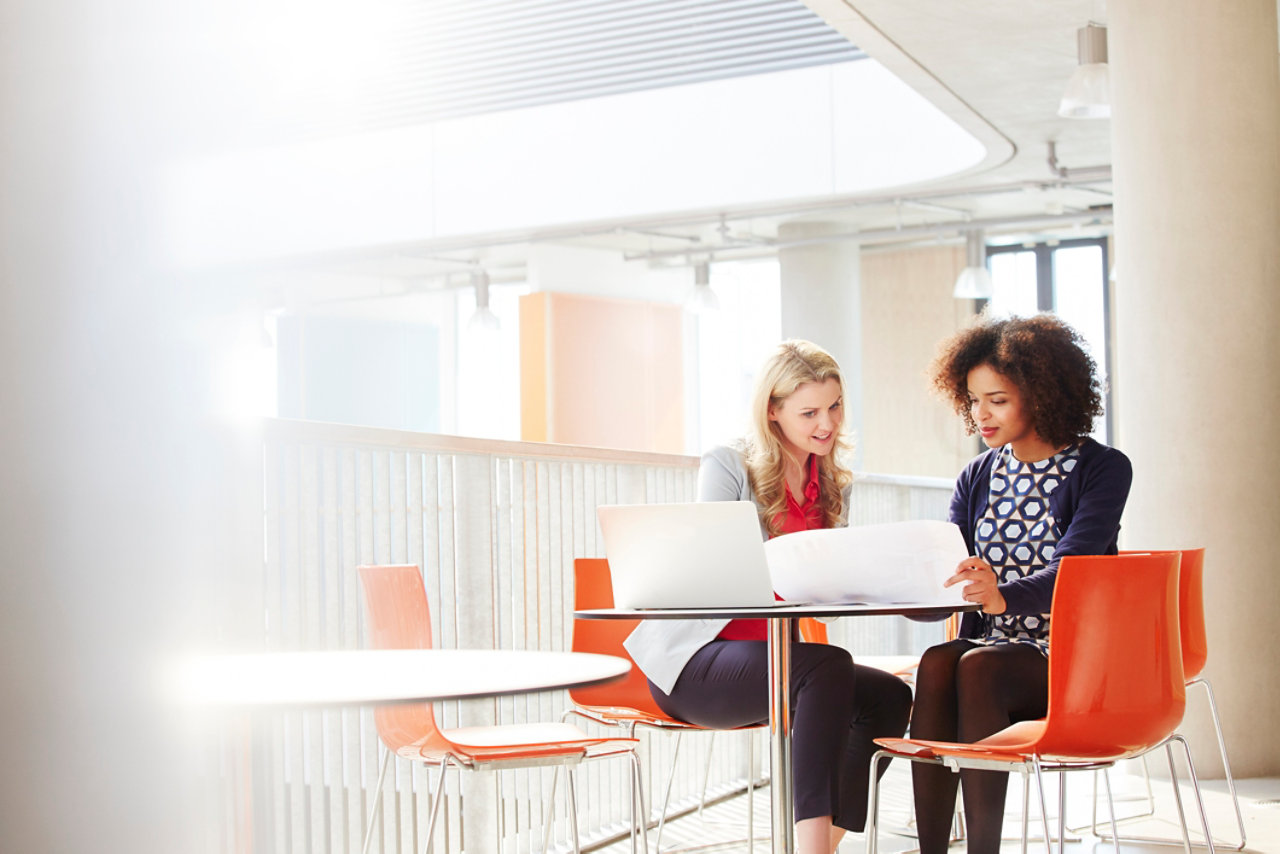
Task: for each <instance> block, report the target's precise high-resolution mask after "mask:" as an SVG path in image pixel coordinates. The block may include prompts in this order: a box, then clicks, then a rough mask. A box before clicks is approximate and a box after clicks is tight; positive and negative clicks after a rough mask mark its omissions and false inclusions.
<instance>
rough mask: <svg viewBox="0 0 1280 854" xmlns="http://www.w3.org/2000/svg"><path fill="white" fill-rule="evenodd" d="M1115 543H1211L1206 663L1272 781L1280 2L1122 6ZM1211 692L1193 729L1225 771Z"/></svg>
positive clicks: (1278, 589) (1247, 767)
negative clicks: (1120, 454)
mask: <svg viewBox="0 0 1280 854" xmlns="http://www.w3.org/2000/svg"><path fill="white" fill-rule="evenodd" d="M1109 36H1110V56H1111V66H1112V67H1111V73H1112V77H1111V85H1112V97H1113V115H1114V118H1113V119H1112V132H1113V154H1114V167H1115V176H1116V180H1115V185H1116V246H1117V252H1118V253H1119V257H1120V261H1119V269H1120V271H1121V273H1120V281H1119V282H1117V284H1116V327H1115V328H1116V351H1117V356H1118V358H1117V365H1116V368H1117V371H1116V373H1115V387H1116V415H1117V426H1118V441H1117V444H1118V446H1119V447H1121V448H1122V449H1124V451H1125V452H1126V453H1128V454H1129V455H1130V456H1131V457H1132V459H1133V464H1134V488H1133V494H1132V495H1131V497H1130V499H1129V504H1128V507H1127V509H1126V512H1125V529H1124V531H1123V533H1122V541H1121V542H1122V546H1124V547H1128V548H1134V547H1152V548H1154V547H1165V548H1178V547H1191V546H1205V547H1206V548H1207V552H1206V555H1205V597H1206V608H1207V612H1208V614H1207V617H1208V633H1209V664H1208V669H1207V674H1208V675H1209V677H1210V678H1211V679H1212V681H1213V685H1214V688H1215V690H1216V692H1217V697H1218V702H1219V706H1220V708H1221V712H1222V715H1223V722H1224V724H1225V730H1226V739H1227V746H1228V749H1229V750H1230V756H1231V762H1232V766H1233V768H1232V770H1233V771H1234V773H1235V774H1236V775H1237V776H1241V777H1257V776H1274V775H1276V774H1280V732H1277V730H1276V729H1275V727H1268V726H1265V725H1263V726H1260V725H1259V717H1258V716H1259V714H1260V713H1263V714H1264V715H1265V711H1266V710H1268V709H1275V708H1277V706H1280V680H1277V679H1276V676H1275V674H1276V673H1277V672H1280V647H1277V646H1276V644H1275V642H1274V638H1275V627H1274V624H1275V620H1276V606H1277V604H1280V573H1277V571H1276V555H1275V551H1276V547H1275V531H1276V529H1277V527H1280V444H1278V443H1277V441H1276V438H1277V435H1280V381H1278V380H1277V377H1278V376H1280V346H1278V345H1277V339H1276V335H1277V330H1278V329H1280V287H1277V281H1280V240H1277V235H1280V146H1278V145H1277V140H1280V80H1278V77H1277V62H1276V52H1277V36H1276V4H1275V0H1236V2H1232V3H1201V2H1193V0H1116V2H1113V3H1112V4H1111V20H1110V33H1109ZM1205 706H1206V704H1205V702H1204V698H1203V696H1201V695H1200V692H1198V691H1196V692H1193V693H1192V694H1191V695H1190V696H1189V702H1188V718H1187V724H1186V728H1185V731H1186V732H1187V734H1188V735H1189V736H1190V738H1191V740H1192V744H1193V747H1194V748H1195V762H1196V766H1197V771H1199V772H1201V773H1202V774H1208V775H1210V776H1213V775H1215V774H1216V775H1219V776H1220V775H1221V765H1220V763H1219V761H1218V759H1217V747H1216V743H1215V741H1214V738H1213V735H1212V732H1211V730H1210V729H1209V724H1208V716H1207V713H1206V712H1205Z"/></svg>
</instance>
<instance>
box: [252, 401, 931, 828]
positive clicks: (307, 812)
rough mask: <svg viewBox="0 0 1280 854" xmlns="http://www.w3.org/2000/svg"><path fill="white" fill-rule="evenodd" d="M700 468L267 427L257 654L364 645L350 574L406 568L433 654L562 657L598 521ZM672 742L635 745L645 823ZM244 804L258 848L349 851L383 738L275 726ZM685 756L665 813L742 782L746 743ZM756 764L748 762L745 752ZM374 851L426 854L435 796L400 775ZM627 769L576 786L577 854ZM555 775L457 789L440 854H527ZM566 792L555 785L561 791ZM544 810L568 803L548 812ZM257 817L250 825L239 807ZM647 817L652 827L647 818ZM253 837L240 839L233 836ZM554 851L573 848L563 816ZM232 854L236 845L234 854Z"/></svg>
mask: <svg viewBox="0 0 1280 854" xmlns="http://www.w3.org/2000/svg"><path fill="white" fill-rule="evenodd" d="M696 475H697V459H696V458H695V457H682V456H668V455H659V454H643V453H633V452H626V451H605V450H600V449H593V448H574V447H565V446H555V445H540V444H532V443H516V442H497V441H489V440H471V439H461V438H455V437H448V436H433V435H423V434H415V433H403V432H397V431H387V430H374V429H366V428H351V427H342V426H336V425H325V424H314V423H305V422H291V421H269V422H267V423H266V429H265V441H264V450H263V492H262V494H263V501H264V513H265V516H264V522H265V544H264V548H265V551H264V562H263V570H264V571H263V602H264V614H263V618H264V622H263V630H264V647H265V648H267V649H271V650H286V649H348V648H358V647H360V646H361V645H362V644H363V641H364V637H363V621H364V614H363V610H362V607H363V606H362V600H361V597H360V592H359V585H358V579H357V576H356V572H355V568H356V567H357V566H359V565H361V564H366V563H412V564H416V565H418V566H419V567H421V568H422V570H423V576H424V579H425V581H426V586H427V595H428V599H429V601H430V606H431V613H432V619H433V635H434V639H435V642H436V644H437V645H439V646H441V647H444V648H450V647H460V648H468V647H469V648H497V649H544V650H562V649H567V648H568V647H569V640H570V626H571V612H572V599H573V593H572V577H573V576H572V567H573V558H575V557H593V556H601V555H602V554H603V548H602V546H601V544H600V542H599V532H598V527H597V524H596V518H595V508H596V507H597V506H598V505H600V504H611V503H652V502H669V501H691V500H693V499H694V493H695V490H696V485H695V484H696ZM948 494H949V486H948V485H947V484H945V483H943V482H939V481H925V480H919V479H917V480H913V481H908V480H903V479H893V478H883V477H867V478H864V479H863V480H861V481H860V482H859V483H858V484H857V485H856V486H855V492H854V499H853V506H854V522H855V524H857V523H860V522H861V523H865V522H872V521H888V520H893V519H909V518H944V517H945V513H946V501H947V496H948ZM831 634H832V640H833V641H835V642H838V643H841V644H842V645H845V646H848V647H849V648H851V649H853V650H854V651H855V653H857V652H861V653H863V654H905V653H908V652H911V651H919V650H920V649H922V648H923V647H924V646H925V645H927V644H928V643H932V642H935V641H936V640H937V639H939V638H940V637H941V628H940V627H939V626H937V625H928V624H910V623H907V621H904V620H899V619H896V618H879V619H863V620H844V621H841V622H839V623H837V624H834V625H833V626H832V632H831ZM566 705H567V697H566V695H565V693H564V692H548V693H543V694H536V695H526V696H518V697H504V698H499V699H495V700H483V701H479V700H473V701H464V702H450V703H439V704H437V707H436V708H437V717H438V719H439V720H440V722H441V725H442V726H446V727H452V726H463V725H468V726H469V725H484V724H491V723H519V722H523V721H530V720H541V721H550V720H558V719H559V718H560V715H561V713H562V712H563V711H564V709H565V708H566ZM674 741H675V739H674V737H672V736H669V735H667V734H656V735H652V736H644V737H642V745H641V757H642V762H643V767H644V773H645V776H646V788H647V791H648V793H649V801H650V807H651V809H653V810H655V811H656V809H657V808H658V806H659V804H658V803H656V802H660V800H661V795H662V792H663V789H664V786H665V785H666V774H667V771H668V769H669V768H670V767H671V762H672V751H673V749H674ZM254 744H255V749H254V751H253V752H252V755H253V756H254V757H256V758H254V759H252V760H248V759H242V760H241V761H242V762H248V763H249V764H250V765H251V766H252V767H251V770H250V771H248V772H246V775H247V777H248V778H249V779H251V780H252V784H251V785H252V792H251V795H245V794H244V793H240V794H239V795H238V800H237V801H236V808H235V813H236V815H237V816H239V817H238V818H237V819H236V820H235V821H234V822H233V824H235V825H236V826H238V827H239V828H240V830H239V831H238V832H237V834H233V835H240V836H242V837H243V836H245V835H246V834H247V835H248V836H249V837H251V838H252V840H253V842H252V845H253V848H254V850H259V851H273V852H299V853H300V852H308V854H313V852H315V853H316V854H318V852H334V854H337V852H345V851H359V850H360V845H361V842H362V839H363V833H364V827H365V819H366V814H367V812H368V808H369V806H370V805H371V804H372V801H373V796H374V792H373V789H374V785H375V783H376V781H377V774H378V758H379V757H378V752H379V747H378V739H377V735H376V733H375V731H374V727H373V720H372V713H371V712H370V711H369V710H367V709H347V710H325V711H305V712H285V713H280V714H276V715H272V716H270V720H269V721H266V722H264V723H262V724H260V726H259V728H258V731H257V732H256V733H255V735H254ZM709 750H710V737H709V736H698V737H695V738H687V737H686V739H685V744H684V746H682V748H681V751H680V757H679V763H678V767H677V773H676V778H675V784H674V788H673V798H672V799H673V804H675V805H676V807H677V808H678V807H687V806H689V805H690V804H693V803H696V802H697V799H698V797H699V793H700V792H701V789H702V778H703V774H704V771H706V770H707V769H708V768H709V769H710V770H709V774H708V779H709V792H710V795H712V796H714V795H716V794H721V793H725V792H728V791H731V790H733V789H734V788H740V787H741V786H742V785H744V783H745V780H746V779H747V773H746V744H745V741H744V740H743V737H742V736H740V735H736V736H733V737H726V736H721V737H720V738H718V739H717V740H716V745H715V749H714V751H712V752H711V764H710V765H709V766H708V765H707V761H708V752H709ZM756 752H757V765H759V758H758V757H759V755H760V753H761V751H759V750H757V751H756ZM393 764H394V766H395V767H394V770H393V771H391V772H389V773H388V781H387V783H386V785H385V788H384V796H383V804H382V806H381V808H380V811H379V815H378V817H377V821H378V825H379V826H378V828H377V832H376V835H375V838H374V843H373V845H372V846H371V849H372V850H374V851H379V852H404V854H409V852H416V851H421V850H422V849H423V846H424V844H425V839H424V838H422V833H423V832H424V831H425V828H426V823H427V817H428V810H429V808H430V804H429V800H430V797H429V792H430V791H431V785H430V784H431V782H432V781H431V780H430V779H429V777H432V776H433V775H429V774H428V772H427V770H426V769H425V768H423V767H422V766H421V765H416V766H410V764H409V763H406V762H403V761H398V760H397V761H394V763H393ZM626 774H627V771H626V763H625V762H621V761H609V760H605V761H599V762H592V763H586V764H585V765H583V766H581V767H580V769H579V771H578V778H579V780H578V786H579V804H578V805H579V812H580V820H579V825H580V828H581V832H582V838H583V843H584V845H586V844H590V842H591V841H593V840H594V841H600V840H604V839H607V838H609V837H611V836H613V835H615V834H618V833H622V832H624V831H625V828H626V821H627V808H626V804H627V794H626V793H627V788H626V786H627V783H626V779H627V778H626ZM550 780H551V772H550V771H549V770H544V769H525V770H518V771H508V772H503V773H501V774H496V775H495V774H493V773H488V772H480V773H474V772H466V773H464V774H462V775H459V774H457V773H456V772H453V773H451V774H450V779H449V780H448V781H447V782H446V787H445V803H444V804H442V807H443V810H442V815H441V820H440V821H439V823H438V825H437V836H436V841H435V844H436V849H435V850H436V851H438V852H457V851H461V850H466V851H468V852H499V851H538V850H541V846H542V841H541V840H542V834H543V810H544V809H545V806H544V805H545V803H546V800H547V795H548V792H549V788H550ZM559 792H560V793H561V795H562V794H563V783H561V787H560V788H559ZM556 800H557V803H562V802H563V801H564V798H563V797H562V796H561V797H557V799H556ZM245 803H249V804H251V805H252V807H251V809H250V817H249V819H248V820H246V819H244V818H243V816H242V812H243V810H244V809H245V807H244V804H245ZM655 818H656V814H655ZM246 828H248V829H246ZM554 831H555V833H554V837H553V839H554V841H553V845H555V846H559V847H561V848H563V846H564V845H565V844H566V843H567V840H568V838H569V837H568V826H567V817H566V814H565V811H564V810H563V809H562V808H561V809H558V811H557V817H556V819H555V824H554ZM237 847H243V846H237Z"/></svg>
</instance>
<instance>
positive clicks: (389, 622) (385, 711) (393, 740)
mask: <svg viewBox="0 0 1280 854" xmlns="http://www.w3.org/2000/svg"><path fill="white" fill-rule="evenodd" d="M357 571H358V572H359V573H360V585H361V587H363V588H364V603H365V613H366V614H368V617H369V621H368V630H369V645H370V646H371V647H373V648H374V649H431V611H430V609H429V607H428V605H427V589H426V587H425V586H424V585H423V583H422V573H420V572H419V571H418V568H417V567H416V566H409V565H396V566H362V567H359V569H358V570H357ZM373 722H374V725H375V727H376V728H377V730H378V737H379V738H381V739H382V741H383V743H384V744H386V745H387V748H388V749H390V750H392V751H393V752H397V753H398V752H401V751H402V750H404V751H405V755H411V756H412V755H417V754H418V750H419V749H420V748H423V747H434V748H444V747H447V745H448V742H447V741H446V740H445V739H444V737H443V736H442V735H441V734H440V730H439V727H437V726H436V718H435V714H434V713H433V712H432V709H431V704H430V703H396V704H393V705H382V706H377V707H376V708H375V709H374V710H373Z"/></svg>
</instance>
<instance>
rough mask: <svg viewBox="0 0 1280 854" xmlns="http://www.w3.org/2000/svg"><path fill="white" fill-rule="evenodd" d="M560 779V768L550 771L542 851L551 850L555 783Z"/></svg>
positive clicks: (554, 815)
mask: <svg viewBox="0 0 1280 854" xmlns="http://www.w3.org/2000/svg"><path fill="white" fill-rule="evenodd" d="M559 779H560V766H559V765H557V766H556V767H555V768H553V769H552V770H551V791H550V792H549V793H548V794H547V811H546V813H545V817H544V818H543V821H542V850H543V851H548V850H550V848H551V824H552V822H553V821H555V817H556V812H555V811H556V783H557V782H558V781H559Z"/></svg>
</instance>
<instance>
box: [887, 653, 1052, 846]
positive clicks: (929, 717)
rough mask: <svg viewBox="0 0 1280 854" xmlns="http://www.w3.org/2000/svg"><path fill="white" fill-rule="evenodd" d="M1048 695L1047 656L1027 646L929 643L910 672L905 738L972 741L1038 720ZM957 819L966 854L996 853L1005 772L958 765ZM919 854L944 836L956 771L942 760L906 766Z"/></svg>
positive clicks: (952, 808) (1006, 778)
mask: <svg viewBox="0 0 1280 854" xmlns="http://www.w3.org/2000/svg"><path fill="white" fill-rule="evenodd" d="M1048 698H1049V661H1048V659H1046V658H1045V656H1044V654H1043V653H1042V652H1040V650H1039V649H1038V648H1036V647H1034V646H1032V645H1030V644H1025V643H1007V644H994V645H991V646H986V645H983V644H978V643H974V642H973V641H970V640H954V641H951V642H949V643H944V644H939V645H938V646H934V647H930V648H929V649H928V650H926V651H925V654H924V656H923V657H921V659H920V667H919V669H918V670H917V671H916V706H915V711H914V712H913V714H912V716H911V737H912V738H923V739H929V740H931V741H959V742H968V741H977V740H978V739H980V738H986V737H987V736H989V735H991V734H993V733H996V732H999V731H1000V730H1002V729H1004V728H1005V727H1007V726H1009V725H1010V724H1012V723H1016V722H1017V721H1028V720H1036V719H1037V718H1042V717H1044V715H1045V707H1046V706H1047V705H1048ZM959 777H960V781H959V782H960V785H962V786H963V787H964V817H965V824H966V833H967V835H968V838H969V854H997V852H999V850H1000V828H1001V825H1002V823H1003V821H1004V796H1005V789H1006V787H1007V786H1008V782H1009V775H1008V774H1007V773H1005V772H1003V771H973V770H965V771H961V772H960V774H959ZM911 780H912V786H913V787H914V789H915V799H916V825H917V829H918V831H919V835H920V854H941V852H944V851H946V850H947V841H948V838H949V837H950V835H951V816H952V814H953V813H954V812H955V808H956V774H954V773H953V772H952V771H951V770H950V769H948V768H946V767H944V766H942V765H926V764H924V763H921V762H913V763H912V764H911Z"/></svg>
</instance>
